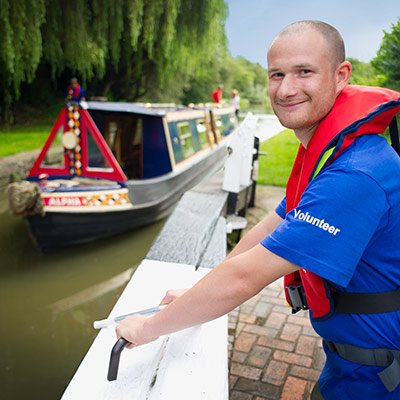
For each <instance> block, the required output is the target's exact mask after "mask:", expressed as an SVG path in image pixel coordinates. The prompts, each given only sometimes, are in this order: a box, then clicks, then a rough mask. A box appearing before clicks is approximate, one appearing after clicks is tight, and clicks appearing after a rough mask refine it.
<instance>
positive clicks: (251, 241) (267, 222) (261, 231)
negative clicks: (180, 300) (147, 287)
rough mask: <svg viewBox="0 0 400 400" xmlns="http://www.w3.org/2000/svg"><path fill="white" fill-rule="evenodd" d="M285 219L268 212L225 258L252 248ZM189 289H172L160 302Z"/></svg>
mask: <svg viewBox="0 0 400 400" xmlns="http://www.w3.org/2000/svg"><path fill="white" fill-rule="evenodd" d="M282 221H283V219H282V218H281V217H280V216H279V215H278V214H277V213H276V212H275V211H273V212H272V213H270V214H268V215H267V216H266V217H265V218H264V219H263V220H261V221H260V222H259V223H258V224H257V225H255V226H254V227H253V228H252V229H250V231H248V232H247V233H246V235H245V236H244V237H243V238H242V239H241V240H240V241H239V243H238V244H237V245H236V246H235V247H234V249H233V250H232V251H231V252H230V253H229V254H228V256H227V257H226V258H225V260H228V259H230V258H232V257H235V256H237V255H239V254H242V253H244V252H245V251H247V250H250V249H252V248H253V247H254V246H256V245H257V244H259V243H260V241H261V240H262V239H263V238H265V237H266V236H267V235H269V234H270V233H271V232H273V231H274V229H275V228H276V227H277V226H278V225H279V224H280V223H281V222H282ZM186 290H187V289H178V290H176V289H172V290H168V291H167V293H166V294H165V296H164V298H163V299H162V300H161V303H160V304H169V303H171V302H173V301H174V300H176V298H177V297H179V296H182V294H184V293H185V292H186Z"/></svg>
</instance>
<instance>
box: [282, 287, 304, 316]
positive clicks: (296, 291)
mask: <svg viewBox="0 0 400 400" xmlns="http://www.w3.org/2000/svg"><path fill="white" fill-rule="evenodd" d="M286 291H287V294H288V296H289V300H290V305H291V306H292V308H293V311H294V312H297V311H300V310H308V309H309V307H308V303H307V298H306V292H305V290H304V286H303V285H289V286H286Z"/></svg>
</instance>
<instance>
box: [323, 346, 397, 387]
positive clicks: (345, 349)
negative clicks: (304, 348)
mask: <svg viewBox="0 0 400 400" xmlns="http://www.w3.org/2000/svg"><path fill="white" fill-rule="evenodd" d="M324 342H325V344H326V345H327V346H328V348H329V350H330V351H331V352H336V353H337V354H338V355H339V356H340V357H341V358H343V359H344V360H347V361H350V362H353V363H357V364H362V365H368V366H374V367H385V369H384V370H383V371H381V372H379V373H378V376H379V379H380V380H381V382H382V383H383V385H384V386H385V388H386V389H387V391H388V392H393V390H395V389H396V387H397V386H398V385H399V384H400V351H399V350H392V349H367V348H363V347H358V346H353V345H351V344H343V343H334V342H330V341H329V340H326V339H324Z"/></svg>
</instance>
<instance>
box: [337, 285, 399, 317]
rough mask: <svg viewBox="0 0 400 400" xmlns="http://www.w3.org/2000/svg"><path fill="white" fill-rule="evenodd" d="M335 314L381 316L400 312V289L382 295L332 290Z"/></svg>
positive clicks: (381, 293)
mask: <svg viewBox="0 0 400 400" xmlns="http://www.w3.org/2000/svg"><path fill="white" fill-rule="evenodd" d="M331 296H332V299H333V302H334V303H335V312H338V313H345V314H380V313H388V312H393V311H399V310H400V289H397V290H390V291H387V292H380V293H343V292H337V291H334V290H331Z"/></svg>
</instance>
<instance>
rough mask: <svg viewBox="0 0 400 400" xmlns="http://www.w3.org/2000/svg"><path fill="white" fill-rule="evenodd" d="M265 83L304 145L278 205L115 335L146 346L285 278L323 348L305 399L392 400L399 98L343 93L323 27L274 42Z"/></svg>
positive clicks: (344, 64) (398, 314)
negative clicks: (199, 273)
mask: <svg viewBox="0 0 400 400" xmlns="http://www.w3.org/2000/svg"><path fill="white" fill-rule="evenodd" d="M268 75H269V96H270V98H271V104H272V107H273V109H274V112H275V114H276V115H277V116H278V118H279V120H280V122H281V124H282V125H283V126H285V127H287V128H290V129H293V130H294V133H295V135H296V137H297V138H298V139H299V141H300V143H301V145H300V147H299V151H298V155H297V158H296V161H295V164H294V166H293V170H292V174H291V176H290V178H289V182H288V186H287V191H286V198H285V199H283V200H282V202H281V204H280V205H279V206H278V207H277V209H276V210H275V212H272V213H271V214H269V215H268V216H267V217H265V218H264V219H263V220H262V221H261V222H260V223H258V224H257V225H256V226H255V227H254V228H253V229H251V230H250V231H249V232H248V233H247V234H246V235H245V236H244V237H243V239H242V240H241V241H240V242H239V243H238V244H237V245H236V247H235V248H234V249H233V250H232V252H231V253H230V254H229V255H228V256H227V257H226V259H225V260H224V261H223V262H222V263H221V264H220V265H218V266H217V267H215V268H214V269H213V270H211V271H210V273H208V274H207V275H206V276H205V277H204V278H203V279H202V280H200V281H199V282H198V283H197V284H196V285H195V286H194V287H193V288H191V289H189V290H187V291H185V292H182V291H169V292H168V293H167V294H166V296H165V298H164V299H163V301H162V304H169V305H168V307H166V308H164V309H163V310H162V311H160V312H159V313H158V314H156V315H155V316H153V317H151V318H146V317H144V316H141V315H133V316H131V317H128V318H126V319H125V320H123V321H122V322H121V324H120V325H118V326H117V328H116V332H117V336H118V337H123V338H125V339H126V340H128V341H129V342H131V345H130V347H133V346H137V345H142V344H145V343H148V342H151V341H153V340H155V339H157V338H158V337H159V336H161V335H166V334H170V333H172V332H175V331H177V330H181V329H185V328H188V327H190V326H194V325H197V324H201V323H204V322H207V321H209V320H212V319H214V318H217V317H220V316H221V315H224V314H226V313H228V312H230V311H231V310H233V309H235V308H236V307H237V306H238V305H240V304H241V303H243V302H244V301H246V300H248V299H249V298H251V297H253V296H254V295H255V294H257V293H258V292H260V291H261V290H262V289H263V288H264V287H265V286H267V285H269V284H270V283H272V282H274V281H275V280H276V279H278V278H280V277H282V276H286V278H285V284H286V283H287V282H288V281H290V286H289V285H288V288H287V294H288V292H289V291H291V290H292V289H293V290H294V291H295V294H296V296H293V297H291V296H289V297H290V299H289V302H290V303H291V305H292V308H293V309H294V310H295V311H297V309H298V308H299V309H303V308H306V307H307V303H308V305H309V308H310V317H311V319H312V323H313V326H314V328H315V329H316V330H317V332H318V333H319V334H320V335H321V336H322V337H323V338H324V350H325V353H326V356H327V361H326V364H325V367H324V370H323V372H322V374H321V377H320V379H319V385H316V386H315V388H314V390H313V393H312V394H311V399H312V400H319V399H325V400H337V399H342V400H364V399H367V398H368V399H380V400H381V399H385V400H394V399H399V398H400V385H399V383H400V337H399V335H398V322H399V319H400V307H399V301H398V296H399V293H400V291H399V288H400V273H399V265H400V250H399V249H398V241H399V238H400V183H399V180H398V176H399V175H400V159H399V157H398V156H397V154H396V153H395V151H394V150H393V149H391V148H390V146H389V144H388V142H387V141H386V139H384V138H383V137H380V136H379V135H377V134H378V133H382V132H383V131H384V129H385V128H386V127H387V126H388V125H389V123H390V122H391V120H392V119H393V117H394V116H395V115H396V113H397V112H399V110H400V93H398V92H395V91H392V90H388V89H382V88H368V87H358V86H350V85H348V82H349V80H350V75H351V64H350V63H349V62H348V61H346V59H345V52H344V43H343V39H342V37H341V36H340V34H339V32H337V30H336V29H335V28H333V27H331V26H330V25H328V24H325V23H323V22H320V21H300V22H297V23H294V24H292V25H289V26H288V27H286V28H285V29H283V30H282V31H281V32H280V33H279V34H278V36H277V37H276V38H275V40H274V41H273V43H272V44H271V46H270V48H269V51H268ZM296 279H299V281H298V285H297V286H296V285H295V283H296ZM300 279H301V280H300ZM301 283H302V287H301V286H300V284H301ZM304 297H306V299H304ZM382 297H383V298H384V299H385V301H380V299H381V298H382ZM294 299H295V300H297V303H296V302H295V301H294ZM336 299H341V300H340V301H337V302H336ZM346 299H347V300H346ZM349 299H350V300H351V301H348V300H349ZM360 299H361V300H360ZM342 300H343V301H342ZM386 301H388V302H387V303H386ZM366 304H368V307H366ZM349 310H350V311H349Z"/></svg>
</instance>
